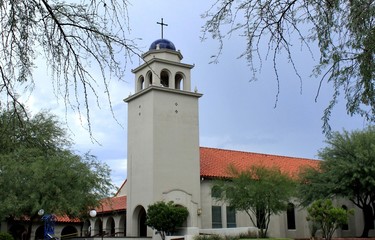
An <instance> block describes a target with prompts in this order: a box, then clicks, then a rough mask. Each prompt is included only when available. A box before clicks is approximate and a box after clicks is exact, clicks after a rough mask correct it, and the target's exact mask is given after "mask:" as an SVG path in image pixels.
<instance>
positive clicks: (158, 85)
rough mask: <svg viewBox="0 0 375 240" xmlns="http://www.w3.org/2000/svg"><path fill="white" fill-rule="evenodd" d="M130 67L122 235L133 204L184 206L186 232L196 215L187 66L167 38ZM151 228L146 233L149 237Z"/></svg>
mask: <svg viewBox="0 0 375 240" xmlns="http://www.w3.org/2000/svg"><path fill="white" fill-rule="evenodd" d="M142 58H143V60H144V63H143V64H141V65H140V66H138V67H137V68H135V69H133V70H132V72H133V74H134V76H135V93H134V94H133V95H131V96H129V97H128V98H126V99H125V102H127V103H128V165H127V169H128V175H127V190H128V192H127V231H126V232H127V235H128V236H137V234H138V233H137V232H139V231H137V230H138V228H137V227H136V226H137V224H136V223H134V221H132V218H131V216H134V214H133V213H134V211H137V207H138V206H143V207H144V208H145V210H146V211H147V206H148V205H150V204H152V203H155V202H157V201H174V202H175V203H176V204H179V205H182V206H185V207H187V208H188V210H189V218H188V221H187V226H186V229H185V230H186V232H185V234H186V233H188V232H189V231H190V232H191V231H197V228H198V227H199V226H200V217H199V215H198V214H197V212H198V209H199V208H200V207H201V206H200V161H199V115H198V100H199V98H200V97H201V96H202V94H200V93H197V92H192V91H191V73H190V72H191V69H192V68H193V67H194V66H193V65H191V64H186V63H182V62H181V60H182V58H183V57H182V54H181V52H180V51H177V50H176V48H175V46H174V44H173V43H172V42H171V41H169V40H167V39H158V40H156V41H154V42H153V43H152V44H151V46H150V48H149V50H148V51H147V52H146V53H144V54H143V55H142ZM151 235H152V231H151V229H148V230H147V236H151Z"/></svg>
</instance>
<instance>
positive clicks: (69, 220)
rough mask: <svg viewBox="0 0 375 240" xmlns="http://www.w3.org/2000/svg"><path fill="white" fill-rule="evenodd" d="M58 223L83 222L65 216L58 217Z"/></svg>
mask: <svg viewBox="0 0 375 240" xmlns="http://www.w3.org/2000/svg"><path fill="white" fill-rule="evenodd" d="M56 222H61V223H68V222H69V223H73V222H75V223H79V222H82V221H81V220H80V219H79V218H71V217H68V216H67V215H64V216H57V215H56Z"/></svg>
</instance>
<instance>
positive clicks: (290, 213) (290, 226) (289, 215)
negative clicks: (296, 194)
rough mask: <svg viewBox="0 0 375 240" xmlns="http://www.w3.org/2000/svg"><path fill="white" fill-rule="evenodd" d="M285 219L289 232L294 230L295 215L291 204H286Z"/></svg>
mask: <svg viewBox="0 0 375 240" xmlns="http://www.w3.org/2000/svg"><path fill="white" fill-rule="evenodd" d="M286 218H287V224H288V229H289V230H294V229H296V214H295V208H294V204H293V203H288V208H287V210H286Z"/></svg>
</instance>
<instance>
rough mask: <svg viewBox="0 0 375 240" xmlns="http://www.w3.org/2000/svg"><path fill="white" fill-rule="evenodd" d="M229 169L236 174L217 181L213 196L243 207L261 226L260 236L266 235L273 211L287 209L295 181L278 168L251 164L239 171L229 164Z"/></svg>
mask: <svg viewBox="0 0 375 240" xmlns="http://www.w3.org/2000/svg"><path fill="white" fill-rule="evenodd" d="M229 171H230V173H231V175H232V176H233V177H232V178H231V179H230V180H221V181H218V182H217V183H215V184H214V186H213V191H214V192H216V193H215V194H213V196H216V198H217V199H218V200H221V201H225V202H227V203H228V204H229V205H230V206H231V207H233V208H235V209H236V210H237V211H244V212H245V213H246V214H247V215H248V216H249V218H250V220H251V222H252V223H253V225H254V226H257V227H258V228H259V229H260V237H266V236H267V230H268V225H269V222H270V218H271V215H272V214H278V213H280V212H281V211H285V210H287V206H288V203H289V202H290V198H291V197H292V196H293V193H294V187H295V183H294V181H293V180H292V179H291V178H290V177H289V176H287V175H285V174H283V173H281V171H280V170H279V169H277V168H266V167H264V166H252V167H251V168H250V169H248V170H246V171H239V170H237V169H236V168H235V167H234V166H229Z"/></svg>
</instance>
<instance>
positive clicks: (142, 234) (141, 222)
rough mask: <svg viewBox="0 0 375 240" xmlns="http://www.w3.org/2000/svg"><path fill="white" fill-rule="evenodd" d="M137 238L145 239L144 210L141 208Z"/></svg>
mask: <svg viewBox="0 0 375 240" xmlns="http://www.w3.org/2000/svg"><path fill="white" fill-rule="evenodd" d="M138 226H139V236H140V237H147V225H146V210H145V209H144V208H142V209H141V210H140V211H139V215H138Z"/></svg>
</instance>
